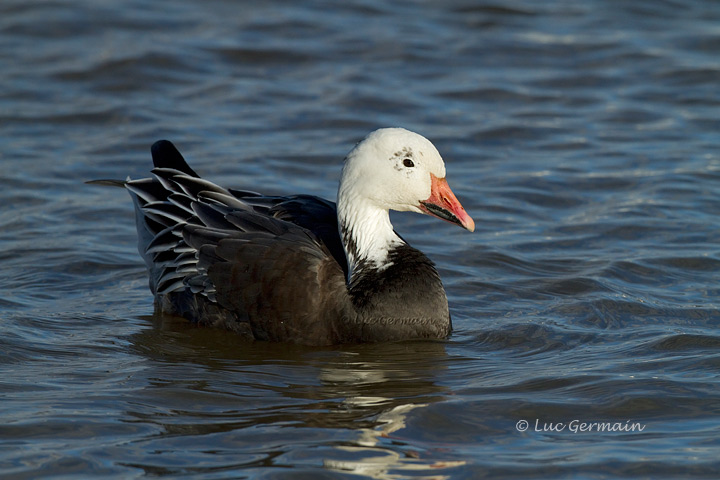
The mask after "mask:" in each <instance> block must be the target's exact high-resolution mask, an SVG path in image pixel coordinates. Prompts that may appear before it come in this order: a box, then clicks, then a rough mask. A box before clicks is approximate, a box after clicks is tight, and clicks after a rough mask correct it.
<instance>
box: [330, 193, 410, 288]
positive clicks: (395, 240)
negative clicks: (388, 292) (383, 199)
mask: <svg viewBox="0 0 720 480" xmlns="http://www.w3.org/2000/svg"><path fill="white" fill-rule="evenodd" d="M337 212H338V227H339V229H340V238H341V239H342V244H343V248H344V249H345V257H346V258H347V262H348V282H351V281H352V278H353V275H355V274H358V273H359V272H360V271H361V270H362V269H363V268H367V267H371V268H376V269H379V270H384V269H385V268H387V267H389V266H390V265H392V263H391V262H390V261H389V260H388V253H389V252H390V250H392V249H393V248H394V247H397V246H399V245H401V244H403V243H404V242H403V240H402V239H401V238H400V237H398V236H397V234H395V231H394V230H393V226H392V224H391V223H390V215H389V212H388V210H387V209H383V208H381V207H378V206H376V205H374V204H372V203H371V202H370V201H369V200H368V199H366V198H360V197H359V196H357V195H353V194H352V192H348V191H347V190H344V189H342V188H341V190H340V192H339V193H338V201H337Z"/></svg>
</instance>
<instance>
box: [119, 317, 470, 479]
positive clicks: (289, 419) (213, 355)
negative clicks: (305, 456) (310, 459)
mask: <svg viewBox="0 0 720 480" xmlns="http://www.w3.org/2000/svg"><path fill="white" fill-rule="evenodd" d="M145 320H146V321H148V322H149V323H151V324H152V327H151V328H147V329H144V330H142V331H141V332H140V333H138V334H136V335H134V336H133V338H132V342H131V343H132V348H133V349H134V350H135V351H136V352H137V353H139V354H141V355H142V356H143V357H145V358H147V359H148V361H149V365H148V368H147V369H146V370H145V371H144V373H143V374H144V375H146V384H147V387H146V388H144V389H142V391H140V392H136V393H137V397H136V402H134V403H133V404H132V405H133V411H129V412H127V413H128V415H129V416H130V417H132V418H136V419H138V420H141V421H143V422H149V423H153V424H156V425H157V426H159V427H161V428H160V430H161V432H162V433H161V434H160V435H159V436H157V435H156V436H154V437H153V438H152V439H148V441H151V442H154V443H163V439H166V440H167V441H169V442H172V437H174V436H177V435H181V436H184V437H187V436H200V437H202V439H201V440H198V442H199V443H205V442H207V444H205V445H203V447H204V448H203V449H204V450H213V449H222V448H227V445H226V444H227V443H236V442H237V441H238V437H244V436H246V435H252V434H253V432H254V431H255V429H256V428H257V427H258V426H265V427H268V426H270V425H273V426H276V427H277V428H276V429H274V430H273V431H274V432H276V433H275V435H277V437H278V438H276V439H272V440H270V441H268V439H265V440H264V441H263V444H260V445H258V446H257V449H258V450H264V451H263V453H264V454H265V455H266V456H265V461H267V462H270V463H272V464H274V465H277V464H278V463H282V462H283V460H281V459H282V458H283V455H285V454H288V455H290V454H291V452H293V451H297V449H298V448H302V446H303V445H305V442H306V438H312V439H313V444H314V446H313V447H312V448H313V450H314V452H315V454H317V453H318V449H320V452H321V454H320V455H319V456H320V457H322V459H323V463H322V464H323V467H324V468H326V469H330V470H334V471H342V472H346V473H357V474H362V475H365V476H371V477H372V478H403V472H412V475H413V476H414V477H415V478H418V477H417V475H418V474H422V472H423V471H424V470H426V469H427V470H428V474H431V476H428V477H423V476H420V477H419V478H445V477H443V476H438V473H439V472H438V469H440V468H449V467H453V466H458V465H462V464H464V462H458V461H451V460H450V459H447V460H446V459H443V458H442V452H437V451H435V450H433V449H431V448H425V447H423V446H422V445H420V444H418V442H415V441H414V440H413V439H412V438H408V437H406V436H403V434H402V430H403V429H405V428H406V426H407V423H408V421H410V420H411V419H412V414H413V412H416V411H418V410H419V409H423V408H425V407H427V406H429V405H431V404H433V403H435V402H438V401H442V400H445V399H446V397H447V395H448V390H447V388H446V387H445V386H443V385H442V384H440V383H439V379H441V378H442V377H443V375H444V374H446V371H447V368H448V363H449V358H448V355H447V353H446V350H445V347H446V345H445V343H443V342H407V343H395V344H383V345H350V346H336V347H328V348H312V347H305V346H295V345H286V344H273V343H264V342H245V341H243V340H241V339H240V338H238V337H236V336H234V335H232V334H229V333H227V332H225V331H219V330H212V329H205V328H197V327H194V326H193V325H192V324H190V323H189V322H187V321H186V320H184V319H180V318H177V317H171V316H167V315H161V314H156V315H154V316H151V317H146V318H145ZM416 428H423V426H422V425H419V426H416ZM289 429H290V430H289ZM331 432H332V433H331ZM338 432H341V433H338ZM155 448H157V449H162V448H163V447H161V446H160V445H157V446H155ZM164 448H166V449H167V446H165V447H164ZM257 453H259V452H257V451H256V452H255V454H257ZM290 456H292V455H290ZM315 459H316V460H317V457H315ZM254 461H257V457H255V459H254ZM285 461H286V462H287V463H288V465H287V466H290V467H293V466H296V465H297V462H298V460H297V459H288V460H285ZM155 462H156V460H154V459H153V458H151V457H150V456H147V457H146V458H145V459H144V460H143V464H142V465H139V464H136V465H135V466H136V467H142V468H144V469H145V470H146V471H151V470H153V468H154V467H156V466H157V465H155ZM300 463H302V460H300Z"/></svg>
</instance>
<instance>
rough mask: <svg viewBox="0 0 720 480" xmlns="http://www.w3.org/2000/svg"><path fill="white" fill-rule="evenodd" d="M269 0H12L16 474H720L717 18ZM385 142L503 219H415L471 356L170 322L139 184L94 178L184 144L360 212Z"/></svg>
mask: <svg viewBox="0 0 720 480" xmlns="http://www.w3.org/2000/svg"><path fill="white" fill-rule="evenodd" d="M257 3H258V4H257V5H251V4H249V3H246V2H242V3H240V2H231V1H223V0H214V1H210V2H191V1H188V0H181V1H175V2H152V3H149V4H148V3H146V2H137V1H132V0H117V1H110V0H107V1H89V0H86V1H82V0H81V1H73V2H70V1H67V0H53V1H43V2H30V3H28V2H26V1H20V0H6V1H4V2H2V4H0V85H1V86H2V88H1V89H0V167H1V169H0V205H1V206H0V262H1V263H0V265H1V267H0V272H1V273H2V275H0V474H1V475H2V477H3V478H13V479H21V478H50V477H52V478H63V479H64V478H68V479H69V478H73V479H76V478H123V479H125V478H142V477H169V478H192V479H220V478H253V479H255V478H262V479H270V478H272V479H276V478H283V479H286V478H293V479H295V478H311V479H320V478H347V479H350V478H376V479H400V478H428V479H429V478H433V479H441V478H443V479H477V478H495V477H498V478H548V479H550V478H552V479H555V478H652V479H656V478H713V479H714V478H718V472H720V460H718V458H720V380H719V376H720V348H719V347H720V334H718V325H719V324H720V282H719V281H718V280H719V279H720V274H719V272H720V246H719V245H720V221H719V217H718V215H719V214H720V153H719V152H720V87H719V85H720V3H718V2H712V1H682V2H681V1H649V0H648V1H644V0H641V1H634V2H620V1H585V2H570V1H548V2H533V1H504V2H500V1H481V2H470V1H446V2H392V3H389V2H380V1H376V0H366V1H354V2H282V1H271V2H257ZM381 126H404V127H406V128H409V129H411V130H415V131H417V132H419V133H421V134H423V135H425V136H427V137H428V138H430V139H431V140H432V141H433V142H434V143H435V144H436V146H437V147H438V149H439V150H440V152H441V153H442V155H443V156H444V158H445V160H446V163H447V168H448V181H449V182H450V185H451V186H452V187H453V190H454V191H455V193H456V194H457V196H458V197H459V198H460V200H461V201H462V202H463V204H464V206H465V207H466V209H467V210H468V212H469V213H470V214H471V215H472V216H473V217H474V219H475V221H476V223H477V227H478V228H477V230H476V232H475V233H474V234H470V233H468V232H465V231H462V230H461V229H459V228H454V227H452V226H450V225H447V224H445V223H443V222H439V221H437V220H436V219H432V218H429V217H422V216H418V215H412V214H399V215H395V216H394V217H393V222H394V225H395V227H396V229H397V230H398V231H399V232H400V233H401V234H402V235H403V237H405V238H406V239H408V240H409V241H410V242H411V243H412V244H413V245H415V246H416V247H419V248H421V249H422V250H423V251H425V252H426V253H427V254H428V255H429V256H430V257H431V258H432V259H433V260H434V261H435V262H436V264H437V266H438V268H439V270H440V273H441V275H442V277H443V280H444V282H445V285H446V289H447V291H448V296H449V300H450V306H451V312H452V315H453V320H454V325H455V332H454V333H453V335H452V337H451V338H450V339H449V340H448V341H445V342H438V343H413V342H410V343H400V344H389V345H361V346H340V347H334V348H320V349H318V348H304V347H292V346H287V345H272V344H266V343H255V344H251V343H245V342H242V341H240V340H239V339H237V338H234V337H233V336H232V335H228V334H227V333H226V332H218V331H212V330H204V329H198V328H194V327H192V326H191V325H188V324H187V323H186V322H184V321H182V320H177V321H171V320H168V319H160V318H158V317H154V316H153V308H152V297H151V294H150V292H149V290H148V288H147V279H146V276H145V272H144V268H143V264H142V261H141V259H140V257H139V255H138V254H137V252H136V247H135V241H136V240H135V226H134V220H133V216H132V208H131V204H130V199H129V197H128V196H127V195H126V194H125V193H124V192H122V191H120V190H114V189H103V188H98V187H93V186H87V185H85V184H84V183H83V182H84V181H85V180H89V179H95V178H125V177H126V176H127V175H131V176H132V177H134V178H136V177H140V176H145V175H146V174H147V172H148V170H149V167H150V156H149V146H150V145H151V144H152V143H153V142H154V141H155V140H157V139H160V138H167V139H169V140H172V141H174V142H175V143H176V144H177V145H178V147H179V148H180V149H181V151H182V152H183V153H184V154H185V156H186V158H188V159H189V161H190V162H191V165H192V166H193V167H194V168H195V169H196V170H197V171H199V172H200V173H201V174H202V175H203V176H204V177H207V178H208V179H211V180H214V181H217V182H218V183H221V184H223V185H227V186H235V187H238V188H248V189H254V190H261V191H263V192H267V193H314V194H317V195H321V196H324V197H328V198H334V195H335V189H336V186H337V181H338V178H339V173H340V165H341V161H342V158H343V156H344V155H345V154H346V153H347V151H348V150H349V149H350V148H351V147H352V145H353V144H354V143H355V142H357V141H358V140H359V139H360V138H362V137H363V136H364V135H365V134H367V133H368V132H369V131H371V130H373V129H375V128H378V127H381ZM523 421H525V422H527V423H523ZM581 424H584V426H582V427H581ZM582 430H584V431H582Z"/></svg>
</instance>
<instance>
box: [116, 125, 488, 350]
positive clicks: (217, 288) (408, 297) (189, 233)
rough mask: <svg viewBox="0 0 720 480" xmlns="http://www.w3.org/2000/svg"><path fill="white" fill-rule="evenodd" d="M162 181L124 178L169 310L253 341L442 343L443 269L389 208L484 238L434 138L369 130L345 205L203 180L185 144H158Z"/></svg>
mask: <svg viewBox="0 0 720 480" xmlns="http://www.w3.org/2000/svg"><path fill="white" fill-rule="evenodd" d="M152 156H153V163H154V166H155V168H154V169H153V170H152V173H153V175H154V178H144V179H139V180H129V181H127V182H124V185H125V187H126V188H127V189H128V190H129V191H130V192H131V195H132V197H133V199H134V203H135V207H136V219H137V229H138V237H139V245H138V248H139V251H140V253H141V255H142V256H143V258H144V259H145V262H146V263H147V267H148V270H149V276H150V288H151V290H152V292H153V293H154V295H155V303H156V307H157V308H158V309H159V310H160V311H161V312H164V313H169V314H174V315H180V316H183V317H186V318H188V319H190V320H192V321H194V322H197V323H198V324H200V325H209V326H216V327H222V328H226V329H229V330H232V331H235V332H237V333H239V334H241V335H243V336H245V337H247V338H250V339H255V340H268V341H278V342H293V343H300V344H308V345H330V344H341V343H357V342H380V341H397V340H410V339H441V338H445V337H447V336H448V335H449V333H450V331H451V329H452V324H451V320H450V313H449V310H448V302H447V297H446V295H445V290H444V288H443V285H442V282H441V281H440V277H439V275H438V273H437V271H436V270H435V267H434V266H433V263H432V262H431V261H430V260H429V259H428V258H427V257H426V256H425V255H424V254H423V253H422V252H420V251H419V250H417V249H415V248H413V247H411V246H410V245H408V244H407V242H405V241H404V240H403V239H402V238H401V237H400V236H399V235H398V234H397V233H395V231H394V230H393V227H392V225H391V223H390V217H389V210H398V211H411V212H417V213H425V214H428V215H432V216H435V217H438V218H441V219H443V220H447V221H449V222H451V223H455V224H457V225H460V226H462V227H464V228H466V229H468V230H470V231H473V230H474V228H475V224H474V222H473V220H472V218H470V216H469V215H468V214H467V213H465V210H464V209H463V207H462V205H461V204H460V202H459V201H458V200H457V198H456V197H455V195H454V194H453V193H452V191H451V190H450V187H449V186H448V184H447V181H446V180H445V164H444V162H443V160H442V158H441V157H440V154H439V153H438V151H437V150H436V148H435V147H434V146H433V144H432V143H430V141H428V140H427V139H426V138H424V137H422V136H421V135H418V134H416V133H413V132H410V131H408V130H405V129H402V128H383V129H380V130H376V131H374V132H372V133H371V134H369V135H368V136H367V137H366V138H365V139H364V140H362V141H361V142H360V143H358V144H357V145H356V146H355V148H353V149H352V151H351V152H350V153H349V154H348V155H347V157H346V158H345V164H344V166H343V170H342V177H341V180H340V187H339V189H338V195H337V205H336V204H335V203H333V202H330V201H328V200H324V199H322V198H319V197H315V196H311V195H293V196H287V197H277V196H264V195H261V194H258V193H254V192H247V191H239V190H233V189H226V188H223V187H220V186H218V185H215V184H214V183H211V182H209V181H207V180H203V179H201V178H200V177H199V176H198V175H197V174H196V173H195V172H194V171H193V170H192V169H191V168H190V167H189V166H188V164H187V163H186V162H185V160H184V159H183V157H182V155H180V153H179V152H178V150H177V149H176V148H175V146H174V145H173V144H172V143H170V142H168V141H166V140H161V141H158V142H157V143H155V144H154V145H153V146H152Z"/></svg>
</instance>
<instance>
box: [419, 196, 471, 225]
mask: <svg viewBox="0 0 720 480" xmlns="http://www.w3.org/2000/svg"><path fill="white" fill-rule="evenodd" d="M420 203H422V204H423V206H424V207H425V208H427V210H428V212H430V213H432V214H433V215H435V216H436V217H438V218H442V219H443V220H447V221H448V222H451V223H455V224H457V225H460V226H462V222H460V219H459V218H458V217H456V216H455V214H454V213H452V212H451V211H449V210H446V209H444V208H442V207H439V206H437V205H435V204H434V203H428V202H420Z"/></svg>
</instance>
